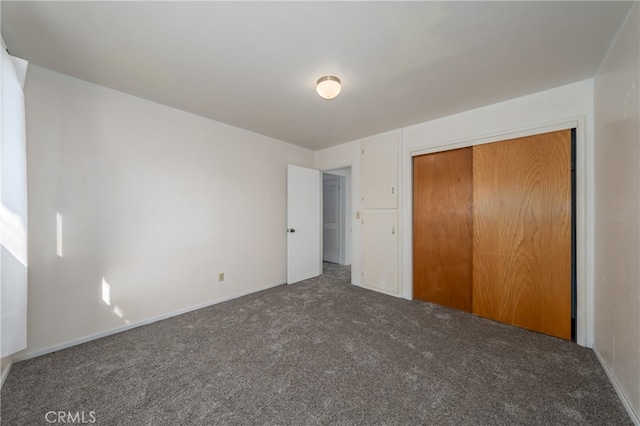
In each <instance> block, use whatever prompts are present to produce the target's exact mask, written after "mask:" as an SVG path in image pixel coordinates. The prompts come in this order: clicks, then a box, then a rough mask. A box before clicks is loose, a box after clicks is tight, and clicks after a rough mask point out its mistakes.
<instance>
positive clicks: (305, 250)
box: [287, 164, 322, 284]
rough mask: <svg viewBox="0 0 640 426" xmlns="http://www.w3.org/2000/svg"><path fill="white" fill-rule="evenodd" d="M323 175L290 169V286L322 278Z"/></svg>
mask: <svg viewBox="0 0 640 426" xmlns="http://www.w3.org/2000/svg"><path fill="white" fill-rule="evenodd" d="M321 184H322V181H321V176H320V171H319V170H314V169H308V168H306V167H299V166H293V165H291V164H289V165H288V167H287V282H288V283H289V284H293V283H296V282H298V281H302V280H306V279H308V278H313V277H316V276H318V275H320V272H321V269H322V268H321V265H322V258H321V257H320V244H321V241H320V230H321V229H322V226H321V223H320V185H321Z"/></svg>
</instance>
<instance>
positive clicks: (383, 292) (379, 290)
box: [352, 283, 403, 299]
mask: <svg viewBox="0 0 640 426" xmlns="http://www.w3.org/2000/svg"><path fill="white" fill-rule="evenodd" d="M352 285H355V286H356V287H360V288H363V289H365V290H371V291H375V292H376V293H382V294H386V295H387V296H393V297H397V298H399V299H402V298H403V297H402V294H399V293H393V292H391V291H388V290H382V289H380V288H376V287H369V286H368V285H364V284H359V283H358V284H356V283H352Z"/></svg>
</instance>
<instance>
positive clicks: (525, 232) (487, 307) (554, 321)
mask: <svg viewBox="0 0 640 426" xmlns="http://www.w3.org/2000/svg"><path fill="white" fill-rule="evenodd" d="M473 203H474V215H473V229H474V237H473V313H474V314H476V315H479V316H483V317H486V318H490V319H494V320H497V321H501V322H505V323H508V324H513V325H517V326H520V327H524V328H528V329H530V330H534V331H539V332H541V333H545V334H550V335H553V336H557V337H561V338H564V339H570V338H571V131H570V130H563V131H559V132H554V133H546V134H542V135H536V136H530V137H526V138H520V139H513V140H509V141H504V142H497V143H491V144H486V145H478V146H475V147H473Z"/></svg>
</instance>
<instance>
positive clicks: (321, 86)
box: [316, 75, 342, 99]
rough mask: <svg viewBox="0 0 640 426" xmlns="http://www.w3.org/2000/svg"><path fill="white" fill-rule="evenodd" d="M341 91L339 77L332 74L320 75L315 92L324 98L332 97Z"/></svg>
mask: <svg viewBox="0 0 640 426" xmlns="http://www.w3.org/2000/svg"><path fill="white" fill-rule="evenodd" d="M341 91H342V85H341V84H340V79H339V78H338V77H335V76H333V75H327V76H324V77H320V78H319V79H318V83H317V85H316V92H318V95H320V97H322V98H324V99H333V98H335V97H336V96H338V95H339V94H340V92H341Z"/></svg>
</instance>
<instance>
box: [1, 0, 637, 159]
mask: <svg viewBox="0 0 640 426" xmlns="http://www.w3.org/2000/svg"><path fill="white" fill-rule="evenodd" d="M0 7H1V8H2V9H1V14H2V26H1V28H2V35H3V37H4V39H5V42H6V44H7V46H8V47H9V50H10V51H11V53H12V54H14V55H16V56H20V57H23V58H25V59H27V60H29V61H30V62H31V63H33V64H36V65H39V66H43V67H46V68H50V69H52V70H55V71H59V72H62V73H65V74H68V75H71V76H74V77H77V78H80V79H83V80H87V81H90V82H94V83H97V84H100V85H103V86H106V87H110V88H113V89H116V90H120V91H122V92H126V93H130V94H132V95H135V96H139V97H141V98H145V99H150V100H152V101H156V102H159V103H162V104H165V105H169V106H172V107H175V108H179V109H182V110H185V111H189V112H192V113H194V114H198V115H201V116H205V117H210V118H212V119H214V120H217V121H221V122H224V123H228V124H231V125H234V126H237V127H241V128H244V129H247V130H251V131H253V132H257V133H261V134H263V135H267V136H271V137H274V138H277V139H280V140H283V141H286V142H290V143H293V144H296V145H300V146H304V147H307V148H310V149H314V150H316V149H321V148H325V147H328V146H332V145H336V144H339V143H343V142H348V141H351V140H355V139H359V138H362V137H365V136H369V135H373V134H377V133H380V132H383V131H387V130H392V129H397V128H400V127H404V126H407V125H411V124H415V123H419V122H423V121H427V120H431V119H434V118H437V117H442V116H446V115H450V114H454V113H457V112H461V111H465V110H469V109H472V108H476V107H479V106H483V105H487V104H491V103H494V102H498V101H501V100H506V99H510V98H514V97H517V96H521V95H525V94H529V93H534V92H537V91H540V90H544V89H548V88H552V87H557V86H560V85H563V84H567V83H571V82H575V81H579V80H583V79H585V78H589V77H592V76H593V74H594V73H595V71H596V69H597V67H598V65H599V64H600V62H601V60H602V58H603V57H604V55H605V53H606V51H607V48H608V47H609V45H610V44H611V42H612V41H613V38H614V37H615V35H616V33H617V31H618V28H619V27H620V26H621V24H622V21H623V20H624V18H625V16H626V14H627V12H628V10H629V9H630V7H631V3H628V2H627V3H622V2H610V1H606V2H590V1H587V2H535V1H533V2H8V1H2V3H1V6H0ZM325 74H334V75H337V76H338V77H340V79H342V82H343V91H342V93H341V94H340V95H339V96H338V97H337V98H336V99H334V100H332V101H327V100H323V99H321V98H320V97H319V96H318V95H317V94H316V93H315V90H314V89H315V82H316V80H317V79H318V78H319V77H321V76H322V75H325Z"/></svg>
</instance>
